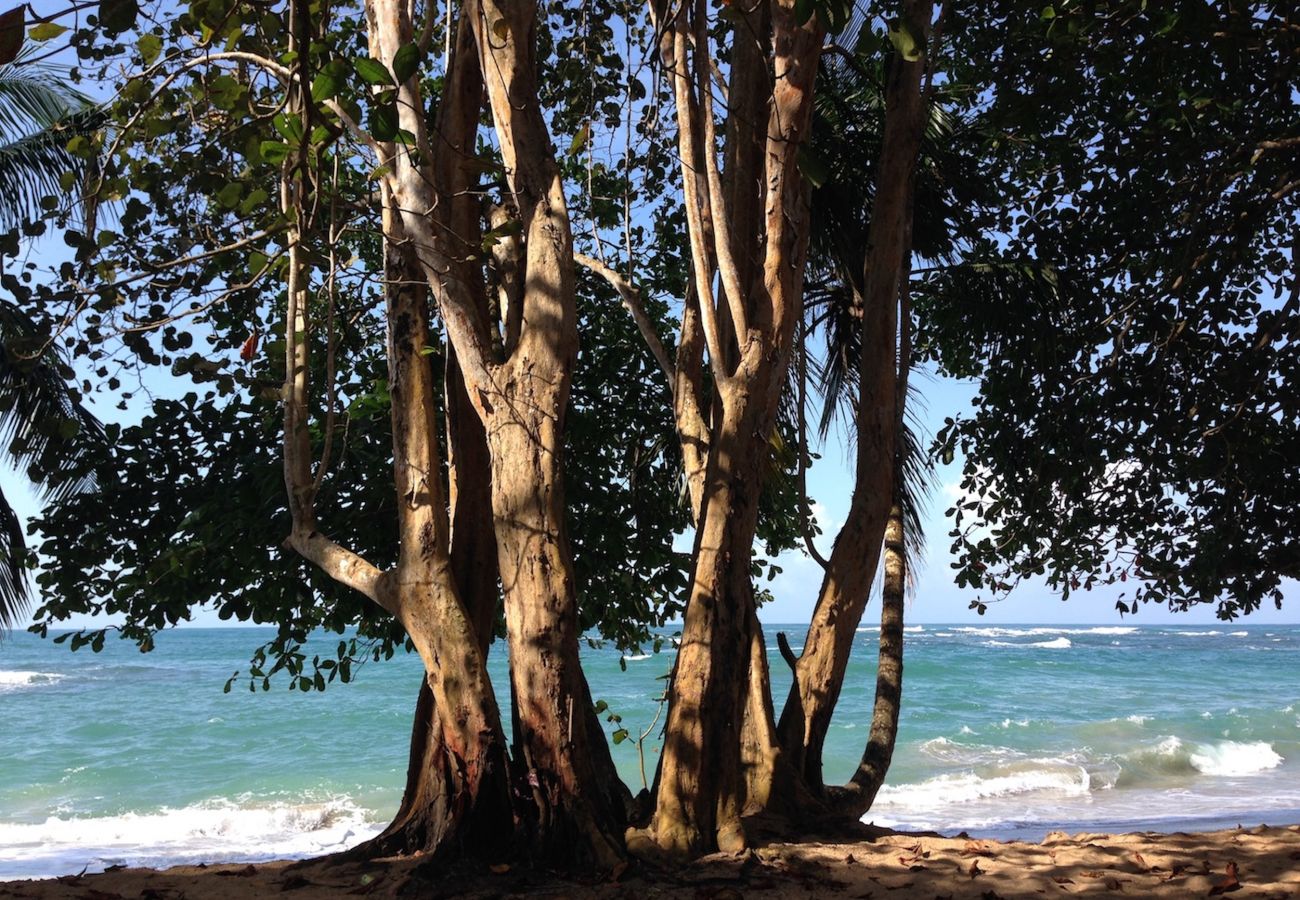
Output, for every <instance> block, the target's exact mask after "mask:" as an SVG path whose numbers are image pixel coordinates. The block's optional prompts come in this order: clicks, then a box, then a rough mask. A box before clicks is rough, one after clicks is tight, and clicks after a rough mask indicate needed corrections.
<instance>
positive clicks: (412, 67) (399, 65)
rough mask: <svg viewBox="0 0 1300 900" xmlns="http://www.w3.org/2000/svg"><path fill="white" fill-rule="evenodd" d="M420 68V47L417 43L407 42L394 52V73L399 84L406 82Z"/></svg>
mask: <svg viewBox="0 0 1300 900" xmlns="http://www.w3.org/2000/svg"><path fill="white" fill-rule="evenodd" d="M419 68H420V48H419V47H417V46H416V45H415V44H407V45H406V46H405V47H402V48H401V49H400V50H398V51H397V53H395V54H393V75H395V76H396V77H397V83H398V84H403V83H405V82H406V81H407V80H408V79H409V78H410V77H411V76H412V75H414V74H415V73H416V70H418V69H419Z"/></svg>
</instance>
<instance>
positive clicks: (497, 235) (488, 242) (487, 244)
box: [483, 219, 524, 250]
mask: <svg viewBox="0 0 1300 900" xmlns="http://www.w3.org/2000/svg"><path fill="white" fill-rule="evenodd" d="M523 230H524V223H523V222H521V221H520V220H519V219H511V220H510V221H509V222H506V223H505V224H504V225H498V226H497V227H496V228H493V229H492V230H491V231H486V232H484V233H483V249H484V250H491V249H492V248H493V247H495V246H496V245H497V244H498V243H499V242H500V241H501V239H502V238H505V237H509V236H511V235H514V234H519V233H520V232H522V231H523Z"/></svg>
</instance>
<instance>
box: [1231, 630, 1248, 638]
mask: <svg viewBox="0 0 1300 900" xmlns="http://www.w3.org/2000/svg"><path fill="white" fill-rule="evenodd" d="M1249 634H1250V632H1249V631H1230V632H1228V636H1229V637H1246V636H1247V635H1249Z"/></svg>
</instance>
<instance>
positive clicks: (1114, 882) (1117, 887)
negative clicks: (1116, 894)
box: [1106, 878, 1128, 891]
mask: <svg viewBox="0 0 1300 900" xmlns="http://www.w3.org/2000/svg"><path fill="white" fill-rule="evenodd" d="M1125 884H1128V879H1127V878H1125V879H1124V880H1123V881H1120V880H1119V879H1118V878H1107V879H1106V890H1108V891H1122V890H1124V885H1125Z"/></svg>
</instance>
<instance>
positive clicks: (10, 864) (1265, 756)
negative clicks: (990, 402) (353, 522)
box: [0, 623, 1300, 879]
mask: <svg viewBox="0 0 1300 900" xmlns="http://www.w3.org/2000/svg"><path fill="white" fill-rule="evenodd" d="M765 631H766V636H767V644H768V647H769V648H771V649H770V652H771V654H772V659H771V663H772V673H773V681H774V683H775V688H776V696H777V698H778V708H779V701H780V700H783V699H784V696H785V690H786V689H787V686H788V682H789V676H788V670H787V669H786V666H785V664H784V663H783V662H782V661H781V659H780V657H779V655H778V654H777V651H776V639H775V638H776V632H777V631H785V632H786V633H787V635H788V637H789V639H790V642H791V644H792V645H793V647H794V649H795V651H796V652H798V650H799V648H800V644H801V643H802V635H803V633H804V632H803V629H802V628H800V627H796V626H781V625H776V626H769V627H765ZM271 636H272V632H271V631H269V630H259V629H252V628H229V629H215V628H214V629H203V628H180V629H176V630H173V631H168V632H165V633H163V634H161V635H159V637H158V640H157V648H156V649H155V650H154V651H153V652H151V653H147V654H141V653H140V652H138V651H137V650H136V649H135V647H134V645H133V644H130V643H127V642H123V641H115V640H112V639H110V640H109V641H108V642H107V643H106V645H105V646H104V649H103V650H102V651H101V652H100V653H92V652H90V651H89V650H88V649H83V650H80V651H78V652H76V653H72V652H70V651H68V650H67V649H65V646H56V645H54V644H52V643H51V642H50V641H48V640H42V639H39V638H37V637H36V636H34V635H31V634H27V633H22V632H19V633H14V634H11V635H9V636H8V637H6V638H5V639H4V640H3V642H0V879H13V878H43V877H51V876H57V875H64V874H68V873H77V872H80V871H83V870H88V871H92V872H93V871H97V870H101V869H104V868H106V867H108V866H112V865H121V864H125V865H149V866H167V865H177V864H183V863H198V862H209V863H212V862H232V861H250V862H254V861H259V860H267V859H272V858H285V857H303V856H309V855H317V854H321V853H327V852H330V851H334V850H339V849H343V848H345V847H348V846H351V845H353V844H355V843H357V842H359V841H361V840H363V839H365V838H367V837H369V836H371V835H373V834H376V833H378V831H379V830H380V829H381V828H382V827H383V825H384V824H385V823H386V822H387V820H388V819H389V818H390V817H391V815H392V814H393V812H394V811H395V810H396V808H397V805H398V802H399V800H400V799H401V790H402V785H403V781H404V778H405V771H406V760H407V744H408V740H409V737H410V726H411V713H412V710H413V708H414V704H415V699H416V693H417V690H418V686H419V679H420V677H421V667H420V664H419V661H418V659H416V658H415V657H413V656H410V657H398V658H394V659H393V660H389V661H384V662H378V663H375V662H367V663H366V664H364V665H362V666H360V667H358V668H357V669H356V670H355V671H354V681H353V683H351V684H347V685H342V684H334V685H331V686H330V687H329V689H328V690H326V691H325V692H323V693H317V692H312V693H301V692H298V691H290V690H287V689H286V684H287V682H286V684H276V683H273V684H272V689H271V690H270V691H269V692H263V691H261V690H256V691H251V692H250V691H249V690H248V689H247V683H246V681H239V682H237V683H236V686H235V689H234V690H232V691H231V692H230V693H225V692H223V687H224V685H225V683H226V680H227V679H228V678H230V676H231V675H232V674H233V673H234V672H235V671H236V670H243V671H247V668H248V659H249V655H250V654H251V652H252V651H253V650H254V649H255V648H256V647H257V646H258V645H259V644H260V643H261V642H262V641H265V640H268V639H269V638H270V637H271ZM665 637H671V635H665ZM337 640H338V638H337V636H322V637H321V638H320V646H321V649H322V650H323V651H324V652H325V653H326V654H329V655H331V656H332V655H333V647H334V646H335V645H336V643H337ZM876 643H877V632H876V630H875V629H874V628H863V629H861V630H860V631H859V633H858V635H857V641H856V645H855V648H854V656H853V660H852V663H851V666H850V668H849V672H848V676H847V678H846V679H845V685H844V690H843V694H842V696H841V700H840V704H839V709H838V712H837V713H836V716H835V719H834V722H833V724H832V727H831V731H830V735H829V737H828V740H827V743H826V759H825V761H826V773H827V780H828V782H829V781H836V780H844V779H846V778H847V777H848V775H849V774H850V773H851V772H852V771H853V768H854V766H855V765H856V763H857V760H858V758H859V756H860V754H861V752H862V749H863V745H864V743H865V741H866V737H867V731H868V727H869V722H870V717H871V704H872V699H873V695H874V688H875V658H876ZM584 659H585V666H586V671H587V675H588V680H589V682H590V684H591V690H592V695H593V697H594V698H596V699H597V700H603V701H604V703H605V704H606V705H607V707H608V708H607V710H606V711H605V712H604V713H603V715H602V717H603V718H605V719H607V720H609V719H611V718H612V717H618V718H617V719H615V720H612V721H607V723H606V724H607V727H608V729H609V730H610V732H611V733H613V732H614V731H615V730H616V729H618V728H623V729H626V731H627V733H628V737H627V739H625V740H622V741H620V742H619V743H618V744H617V745H615V746H614V747H613V753H614V758H615V760H616V761H617V763H618V765H619V767H620V769H621V771H622V774H623V776H624V778H625V780H626V781H627V782H628V784H629V785H630V786H631V787H632V788H633V790H637V789H639V788H640V787H641V786H642V784H643V778H644V779H646V780H653V778H654V765H655V762H656V760H657V758H658V750H659V742H660V729H661V728H662V723H663V718H662V717H660V718H659V719H658V720H656V718H655V716H656V712H657V711H658V709H659V703H658V702H657V698H658V697H659V696H661V694H662V691H663V686H664V681H663V679H662V676H663V675H664V674H665V673H666V672H667V671H668V668H669V665H670V663H671V644H667V645H666V646H665V651H664V652H662V653H659V654H652V653H647V654H638V655H633V656H624V655H622V654H620V653H619V652H618V651H617V650H615V649H613V648H610V647H603V648H589V649H586V650H584ZM492 669H493V678H494V681H495V683H496V684H497V685H498V691H499V692H500V694H501V695H502V696H503V697H504V696H505V691H504V687H505V677H506V676H505V671H504V659H503V657H502V653H501V651H500V648H499V647H498V648H497V650H496V651H494V653H493V658H492ZM865 820H866V821H869V822H875V823H876V824H879V825H886V826H891V827H895V828H901V829H916V830H934V831H939V832H943V833H949V834H952V833H958V832H963V831H964V832H966V833H968V834H969V835H971V836H972V837H996V838H1004V839H1026V840H1040V839H1042V837H1043V836H1044V835H1045V834H1046V833H1047V832H1049V831H1052V830H1057V829H1061V830H1066V831H1070V832H1078V831H1099V830H1106V831H1116V830H1123V831H1132V830H1163V831H1173V830H1193V829H1197V830H1199V829H1211V828H1222V827H1232V826H1236V825H1238V824H1242V825H1257V824H1261V823H1268V824H1282V823H1294V822H1300V626H1287V625H1267V626H1251V625H1238V624H1236V623H1226V624H1222V625H1217V626H1190V625H1189V626H1183V627H1179V626H1177V625H1169V626H1160V627H1152V626H1130V625H1123V626H1119V625H1116V626H1087V625H1080V626H1073V627H1071V626H1055V625H1053V626H1041V627H1036V626H1030V625H1007V626H985V625H982V624H981V625H929V624H926V625H915V626H911V627H909V628H908V629H907V640H906V659H905V674H904V691H903V713H902V721H901V727H900V731H899V737H898V746H897V750H896V752H895V754H894V762H893V766H892V768H891V769H890V772H889V777H888V781H887V783H886V785H885V787H884V788H883V789H882V790H881V792H880V795H879V797H878V799H877V801H876V804H875V806H874V807H873V808H872V809H871V811H870V812H868V813H867V815H866V816H865Z"/></svg>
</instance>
